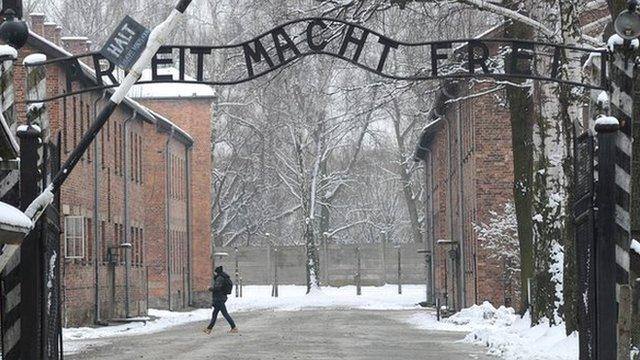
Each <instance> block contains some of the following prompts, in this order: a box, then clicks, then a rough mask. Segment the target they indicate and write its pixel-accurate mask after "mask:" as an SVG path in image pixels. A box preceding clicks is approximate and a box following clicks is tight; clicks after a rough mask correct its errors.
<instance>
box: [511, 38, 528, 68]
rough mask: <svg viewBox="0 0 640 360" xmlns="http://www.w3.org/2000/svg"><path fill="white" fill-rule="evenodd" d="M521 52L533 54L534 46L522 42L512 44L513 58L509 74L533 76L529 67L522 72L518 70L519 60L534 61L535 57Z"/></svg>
mask: <svg viewBox="0 0 640 360" xmlns="http://www.w3.org/2000/svg"><path fill="white" fill-rule="evenodd" d="M520 50H531V52H533V44H532V43H525V42H520V41H514V42H513V43H512V44H511V56H510V58H509V73H510V74H522V75H529V74H531V68H530V67H529V66H527V67H526V68H525V70H523V71H520V70H519V69H518V60H531V59H533V55H532V54H531V53H528V52H523V51H520ZM527 65H528V63H527Z"/></svg>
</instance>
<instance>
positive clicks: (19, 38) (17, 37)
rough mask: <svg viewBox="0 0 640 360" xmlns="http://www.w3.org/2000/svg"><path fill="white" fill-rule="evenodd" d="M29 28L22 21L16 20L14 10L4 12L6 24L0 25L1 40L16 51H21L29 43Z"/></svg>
mask: <svg viewBox="0 0 640 360" xmlns="http://www.w3.org/2000/svg"><path fill="white" fill-rule="evenodd" d="M28 38H29V27H28V26H27V23H26V22H25V21H24V20H22V19H19V18H18V19H17V18H16V12H15V11H14V10H13V9H7V10H6V11H5V12H4V22H3V23H2V24H1V25H0V39H1V40H2V41H4V42H5V43H6V44H8V45H11V47H13V48H15V49H20V48H21V47H23V46H24V44H26V43H27V39H28Z"/></svg>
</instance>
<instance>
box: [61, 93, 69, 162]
mask: <svg viewBox="0 0 640 360" xmlns="http://www.w3.org/2000/svg"><path fill="white" fill-rule="evenodd" d="M62 94H63V95H64V91H63V92H62ZM68 126H69V123H68V122H67V98H66V97H63V98H62V143H63V144H64V152H65V153H66V152H69V137H68V135H69V129H68Z"/></svg>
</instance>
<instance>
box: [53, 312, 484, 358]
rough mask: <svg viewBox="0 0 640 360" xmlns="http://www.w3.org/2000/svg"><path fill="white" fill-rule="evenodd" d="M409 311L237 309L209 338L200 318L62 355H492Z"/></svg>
mask: <svg viewBox="0 0 640 360" xmlns="http://www.w3.org/2000/svg"><path fill="white" fill-rule="evenodd" d="M414 312H415V311H412V312H402V311H357V310H355V311H354V310H305V311H297V312H273V311H268V312H250V313H239V314H236V315H235V320H236V322H237V323H238V327H239V329H240V333H239V334H228V333H227V330H228V325H227V323H226V322H225V321H224V320H223V319H219V320H222V322H220V323H219V324H217V325H216V328H215V329H214V331H213V332H212V334H211V335H210V336H207V335H205V334H204V333H202V328H203V327H204V326H205V325H206V324H204V323H193V324H188V325H184V326H178V327H174V328H171V329H169V330H166V331H164V332H162V333H157V334H152V335H143V336H131V337H126V338H117V339H106V340H107V341H108V342H109V343H108V344H105V345H103V346H101V347H97V348H94V349H91V350H89V351H88V352H85V353H82V354H77V355H74V356H67V357H66V358H67V359H119V360H128V359H154V360H155V359H158V360H160V359H171V360H177V359H188V360H198V359H215V360H269V359H278V360H329V359H331V360H334V359H339V360H347V359H349V360H351V359H354V360H413V359H420V360H422V359H436V360H468V359H479V360H488V359H495V358H492V357H489V356H487V355H485V349H483V348H482V347H478V346H473V345H468V344H461V343H457V342H456V341H457V340H459V339H461V338H462V337H463V334H461V333H450V332H433V331H425V330H416V329H414V328H412V327H411V326H410V325H408V324H406V323H404V322H402V321H399V320H398V319H400V318H402V317H408V316H409V315H410V314H412V313H414Z"/></svg>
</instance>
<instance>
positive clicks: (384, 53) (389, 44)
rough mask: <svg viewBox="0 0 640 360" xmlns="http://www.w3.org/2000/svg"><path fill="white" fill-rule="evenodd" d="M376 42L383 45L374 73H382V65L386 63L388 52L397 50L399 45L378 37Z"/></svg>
mask: <svg viewBox="0 0 640 360" xmlns="http://www.w3.org/2000/svg"><path fill="white" fill-rule="evenodd" d="M378 42H379V43H380V44H382V45H384V48H383V49H382V54H380V61H379V62H378V68H377V69H376V71H377V72H382V70H384V63H385V62H387V56H389V50H391V48H394V49H397V48H398V45H400V44H398V42H396V41H393V40H391V39H389V38H387V37H384V36H380V39H378Z"/></svg>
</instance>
